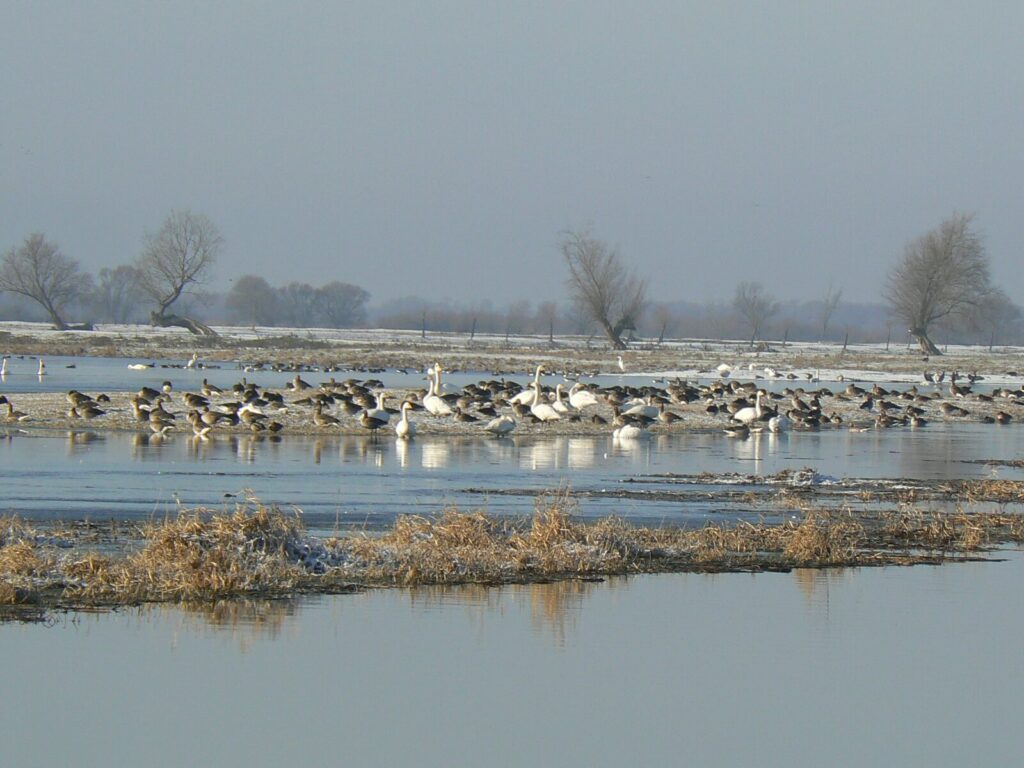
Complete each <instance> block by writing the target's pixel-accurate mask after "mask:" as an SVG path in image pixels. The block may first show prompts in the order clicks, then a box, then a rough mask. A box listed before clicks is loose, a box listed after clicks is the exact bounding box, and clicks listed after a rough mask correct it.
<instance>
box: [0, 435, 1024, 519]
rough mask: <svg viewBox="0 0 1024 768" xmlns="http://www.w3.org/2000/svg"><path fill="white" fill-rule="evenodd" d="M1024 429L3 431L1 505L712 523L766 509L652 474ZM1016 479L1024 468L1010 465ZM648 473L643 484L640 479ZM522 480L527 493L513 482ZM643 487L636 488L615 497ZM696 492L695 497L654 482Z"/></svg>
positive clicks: (873, 464) (956, 463)
mask: <svg viewBox="0 0 1024 768" xmlns="http://www.w3.org/2000/svg"><path fill="white" fill-rule="evenodd" d="M1022 439H1024V431H1022V430H1021V428H1020V427H1018V426H1008V427H993V426H991V425H983V424H958V425H944V424H936V425H933V426H929V427H927V428H926V429H923V430H917V431H914V430H907V429H894V430H877V431H870V432H866V433H852V432H849V431H846V430H822V431H820V432H792V433H789V434H784V435H781V436H775V435H770V434H761V435H756V436H752V437H751V438H749V439H746V440H735V439H730V438H727V437H726V436H724V435H722V434H721V433H718V432H715V433H677V434H672V435H660V436H657V437H655V438H652V439H650V440H641V441H626V442H616V441H614V440H612V438H611V437H610V436H588V437H550V438H546V437H532V436H521V437H515V438H513V439H504V440H498V439H493V438H490V437H487V438H484V437H464V436H458V437H456V436H436V437H430V436H423V437H418V438H416V439H415V440H412V441H398V440H394V439H390V438H388V437H383V438H380V439H375V438H372V437H370V436H363V435H348V436H346V435H342V436H339V435H333V436H324V437H292V436H289V437H286V438H282V439H270V438H266V437H256V436H250V435H240V436H227V435H219V436H216V437H215V438H214V439H211V440H209V441H205V442H204V441H200V440H197V439H193V438H190V437H186V436H183V435H179V436H172V437H167V438H163V439H160V440H157V439H154V438H152V437H151V436H149V435H146V434H131V433H121V432H108V433H103V432H67V433H64V432H47V431H39V432H31V433H27V434H13V433H12V434H11V436H10V437H9V439H7V440H0V485H2V487H3V489H4V498H3V500H2V502H0V513H5V512H17V513H18V514H21V515H24V516H27V517H30V518H36V519H54V518H65V519H66V518H71V517H93V518H97V517H98V518H108V517H119V518H136V519H138V518H146V517H150V516H153V515H163V514H165V513H167V512H172V511H174V510H175V509H176V508H177V506H178V504H183V505H185V506H187V507H193V506H207V507H219V506H223V505H224V504H233V503H234V502H235V501H236V500H237V498H238V497H239V496H240V495H242V494H243V493H245V492H246V491H247V490H248V491H251V492H252V493H254V494H255V495H256V496H257V497H258V498H260V499H261V500H263V501H264V502H267V503H279V504H282V505H286V506H290V505H295V506H297V507H299V508H301V509H302V510H303V511H304V513H305V515H306V520H307V523H308V524H309V525H310V526H311V527H312V528H314V529H324V528H330V527H331V526H333V525H334V524H339V525H343V526H353V525H357V526H361V525H365V526H368V527H377V526H380V525H385V524H387V523H388V522H390V521H391V520H393V519H394V517H395V516H396V515H398V514H402V513H406V512H416V513H435V512H438V511H439V510H440V509H441V508H442V507H444V506H445V505H449V504H453V505H456V506H458V507H460V508H463V509H466V508H472V509H476V508H483V509H486V510H488V511H489V512H491V513H494V514H527V513H529V512H530V510H531V509H532V506H533V494H534V493H536V492H537V491H538V490H544V489H547V490H553V491H557V490H558V489H559V488H565V487H569V488H571V489H572V490H573V491H574V492H576V493H578V494H581V496H582V498H581V499H580V512H581V514H583V515H584V516H586V517H592V516H599V515H607V514H610V513H615V514H619V515H623V516H625V517H627V518H629V519H631V520H633V521H635V522H644V523H649V522H652V521H666V522H688V523H698V524H699V523H700V522H702V521H704V520H707V519H712V518H717V519H721V517H722V516H723V515H724V516H727V517H728V516H732V517H751V516H752V517H757V516H759V515H762V514H764V510H763V509H760V508H752V507H751V506H750V504H749V503H747V504H746V506H744V504H743V503H742V502H741V501H737V500H732V501H723V500H722V499H721V498H717V497H709V495H708V494H713V493H718V492H720V491H721V490H722V488H721V487H712V486H708V485H701V484H698V485H692V486H686V487H681V486H679V485H672V484H669V483H666V482H660V481H658V479H657V478H650V477H649V476H650V475H659V474H668V473H675V474H687V475H696V474H698V473H701V472H710V473H715V474H720V473H729V472H739V473H743V474H753V475H765V474H773V473H776V472H779V471H781V470H786V469H800V468H804V467H810V468H812V469H814V470H815V471H816V472H818V473H819V474H820V475H822V476H825V477H836V478H844V477H854V478H889V479H898V478H918V479H922V480H929V479H931V480H934V479H946V478H953V477H983V476H987V475H989V474H991V471H992V470H991V468H990V467H988V466H986V465H983V464H973V463H969V462H970V461H971V460H977V459H1013V458H1016V457H1018V456H1020V455H1021V452H1022ZM999 473H1000V476H1002V477H1008V478H1014V477H1020V476H1021V470H1019V469H1012V468H1000V469H999ZM630 479H642V480H644V481H645V482H643V483H642V484H641V483H635V484H634V483H624V482H623V481H624V480H630ZM510 491H511V492H510ZM624 491H630V492H633V497H631V498H617V497H615V496H614V495H610V494H613V493H622V492H624ZM659 491H672V492H675V493H676V494H678V493H680V492H681V491H685V492H686V493H687V494H688V495H687V497H686V498H669V499H664V498H655V499H648V498H644V497H642V496H640V494H651V493H656V492H659Z"/></svg>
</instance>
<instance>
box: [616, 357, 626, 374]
mask: <svg viewBox="0 0 1024 768" xmlns="http://www.w3.org/2000/svg"><path fill="white" fill-rule="evenodd" d="M618 360H619V370H620V371H622V372H623V373H625V372H626V364H625V363H624V362H622V355H619V356H618Z"/></svg>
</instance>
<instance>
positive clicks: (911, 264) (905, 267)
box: [883, 213, 992, 355]
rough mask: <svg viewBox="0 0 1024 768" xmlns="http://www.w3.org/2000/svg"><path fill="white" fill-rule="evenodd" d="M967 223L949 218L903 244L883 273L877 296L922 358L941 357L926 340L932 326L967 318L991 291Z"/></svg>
mask: <svg viewBox="0 0 1024 768" xmlns="http://www.w3.org/2000/svg"><path fill="white" fill-rule="evenodd" d="M972 218H973V216H972V215H971V214H966V213H954V214H952V215H951V216H950V217H949V218H947V219H946V220H945V221H943V222H942V223H941V224H940V225H939V226H938V227H936V228H935V229H933V230H931V231H929V232H927V233H925V234H924V235H922V236H921V237H919V238H917V239H916V240H914V241H913V242H910V243H908V244H907V246H906V249H905V250H904V252H903V259H902V260H901V261H900V263H899V264H897V265H896V266H895V267H894V268H893V270H892V271H891V272H890V273H889V278H888V282H887V284H886V287H885V290H884V292H883V296H884V298H885V299H886V301H888V302H889V306H890V308H891V309H892V313H893V314H894V315H895V316H896V317H897V318H899V319H900V320H902V321H903V322H904V323H906V324H907V326H908V330H909V331H910V335H911V336H913V337H914V338H915V339H917V343H918V344H919V345H920V347H921V350H922V351H923V352H925V353H927V354H931V355H940V354H942V353H941V352H940V351H939V348H938V347H937V346H935V344H934V342H932V340H931V339H930V338H929V337H928V331H929V329H931V327H932V326H933V325H934V324H935V323H937V322H956V321H958V320H959V321H963V320H964V319H965V318H969V316H970V315H971V314H972V313H973V312H974V311H975V309H976V308H977V307H978V306H979V305H980V304H981V303H982V302H983V301H984V300H985V299H986V297H987V296H988V295H989V294H990V293H991V291H992V283H991V279H990V277H989V270H988V256H987V255H986V254H985V246H984V244H983V242H982V239H981V237H980V236H979V235H978V234H977V233H976V232H974V230H973V229H971V220H972Z"/></svg>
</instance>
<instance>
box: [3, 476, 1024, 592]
mask: <svg viewBox="0 0 1024 768" xmlns="http://www.w3.org/2000/svg"><path fill="white" fill-rule="evenodd" d="M73 530H74V529H73V528H69V529H66V530H65V531H64V535H68V533H67V532H68V531H72V532H73ZM138 531H139V535H140V536H141V538H142V540H141V542H137V544H138V546H133V547H130V548H128V550H129V551H126V553H125V554H123V555H104V554H98V553H96V552H94V551H90V550H88V549H85V548H81V547H77V546H75V545H74V544H73V543H72V544H68V542H66V541H63V540H62V541H55V540H54V537H53V536H52V535H47V534H44V533H40V532H39V531H36V530H34V529H33V528H32V527H31V526H29V525H27V524H26V523H24V522H22V521H20V520H18V519H16V518H3V519H0V605H7V606H12V605H26V604H29V605H49V606H53V607H62V606H64V607H82V606H88V605H112V604H136V603H142V602H161V601H179V602H189V603H204V602H211V603H212V602H215V601H218V600H223V599H225V598H238V597H268V596H269V597H280V596H287V595H292V594H296V593H301V592H311V591H312V592H333V591H339V590H343V589H351V588H359V587H367V586H385V585H421V584H454V583H480V584H497V583H521V582H530V581H537V580H549V579H565V578H576V577H586V576H606V575H614V574H629V573H641V572H670V571H739V570H788V569H790V568H795V567H842V566H863V565H882V564H889V563H899V564H909V563H914V562H924V561H927V562H935V561H936V560H937V559H939V560H941V559H947V558H952V557H958V556H962V555H963V554H966V553H974V552H977V551H979V550H984V549H985V548H989V547H993V546H996V545H999V544H1001V543H1006V542H1022V541H1024V517H1022V515H1020V514H1009V513H1005V512H968V511H965V510H964V509H962V508H958V509H957V510H956V511H955V512H952V513H947V512H929V511H924V510H921V509H919V508H917V507H914V506H912V505H903V506H902V507H900V508H898V509H897V510H894V511H891V512H884V513H871V514H870V515H864V514H860V513H857V514H855V513H853V512H851V511H850V510H841V511H835V510H831V511H829V510H821V509H813V508H807V509H804V510H802V513H801V515H800V517H799V519H797V520H792V521H788V522H786V523H784V524H781V525H769V524H766V523H749V522H740V523H736V524H727V525H707V526H705V527H703V528H698V529H686V528H672V527H663V528H646V527H640V526H633V525H630V524H628V523H626V522H624V521H623V520H621V519H619V518H615V517H609V518H605V519H602V520H599V521H596V522H583V521H582V520H580V518H579V516H578V515H577V514H576V508H575V505H574V501H573V499H572V498H571V496H570V495H569V494H568V493H566V492H561V493H558V494H554V495H551V496H546V497H541V498H539V499H538V501H537V503H536V507H535V509H534V512H533V514H532V516H530V517H528V518H524V519H517V520H507V519H496V518H492V517H489V516H487V515H485V514H483V513H482V512H460V511H458V510H456V509H447V510H444V511H443V512H442V513H441V514H439V515H437V516H434V517H425V516H414V515H409V516H403V517H400V518H399V519H398V520H396V521H395V523H394V525H393V527H392V528H391V529H390V530H388V531H386V532H384V533H383V534H382V535H379V536H371V535H367V534H351V535H347V536H344V537H339V538H332V539H319V538H316V537H313V536H310V535H309V534H308V533H307V532H306V530H305V528H304V527H303V525H302V520H301V516H300V515H299V514H298V513H297V512H296V513H287V512H285V511H282V510H280V509H278V508H277V507H273V506H265V505H262V504H260V503H259V502H258V501H256V500H254V499H250V500H248V501H247V502H245V503H243V504H240V505H238V506H237V507H236V508H235V509H234V510H232V511H230V512H214V511H209V510H192V511H184V512H181V513H180V514H179V515H178V516H177V517H175V518H173V519H168V520H165V521H163V522H160V523H153V524H150V525H146V526H143V527H141V528H140V529H138ZM91 535H92V534H91V533H89V532H88V531H86V532H85V533H83V542H84V546H88V545H89V544H90V543H91V542H92V541H93V539H92V538H90V537H91Z"/></svg>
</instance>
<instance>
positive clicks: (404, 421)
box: [395, 402, 416, 440]
mask: <svg viewBox="0 0 1024 768" xmlns="http://www.w3.org/2000/svg"><path fill="white" fill-rule="evenodd" d="M410 408H412V403H409V402H405V403H402V418H401V419H399V421H398V423H397V424H395V434H396V435H397V436H398V437H399V438H402V439H406V440H408V439H409V438H410V437H412V436H413V435H415V434H416V425H415V424H413V423H412V422H411V421H409V409H410Z"/></svg>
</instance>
